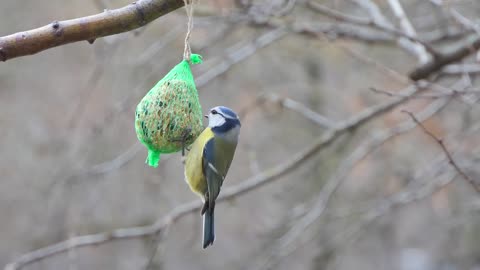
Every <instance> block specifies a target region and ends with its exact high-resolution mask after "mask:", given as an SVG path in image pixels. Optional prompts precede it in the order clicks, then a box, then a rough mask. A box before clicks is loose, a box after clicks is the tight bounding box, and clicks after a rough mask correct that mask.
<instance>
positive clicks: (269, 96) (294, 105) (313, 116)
mask: <svg viewBox="0 0 480 270" xmlns="http://www.w3.org/2000/svg"><path fill="white" fill-rule="evenodd" d="M259 98H260V99H261V100H262V99H265V100H267V101H270V102H274V103H279V104H280V105H281V106H282V107H284V108H287V109H290V110H292V111H295V112H298V113H300V114H301V115H303V116H304V117H305V118H307V119H308V120H310V121H312V122H314V123H315V124H317V125H319V126H321V127H324V128H330V129H333V128H335V126H336V124H335V123H334V122H333V121H331V120H330V119H328V118H327V117H325V116H323V115H321V114H319V113H317V112H315V111H312V110H310V109H309V108H308V107H307V106H305V105H304V104H302V103H300V102H298V101H295V100H293V99H291V98H288V97H280V96H278V95H276V94H274V93H265V94H261V95H260V96H259Z"/></svg>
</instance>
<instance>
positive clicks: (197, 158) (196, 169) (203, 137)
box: [185, 128, 214, 198]
mask: <svg viewBox="0 0 480 270" xmlns="http://www.w3.org/2000/svg"><path fill="white" fill-rule="evenodd" d="M213 137H214V134H213V132H212V130H211V129H210V128H206V129H205V130H204V131H203V132H202V133H201V134H200V136H198V138H197V139H196V140H195V142H194V143H193V144H192V148H191V149H190V152H188V155H187V159H186V160H185V180H186V181H187V183H188V185H189V186H190V189H191V190H192V191H193V192H195V193H197V194H198V195H200V196H201V197H202V198H204V196H205V193H206V192H207V190H208V186H207V180H206V179H205V175H204V173H203V149H204V147H205V145H206V144H207V142H208V141H209V140H210V139H212V138H213Z"/></svg>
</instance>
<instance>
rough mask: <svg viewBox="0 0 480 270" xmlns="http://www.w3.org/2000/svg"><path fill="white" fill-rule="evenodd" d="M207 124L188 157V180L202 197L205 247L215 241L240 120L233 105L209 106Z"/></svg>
mask: <svg viewBox="0 0 480 270" xmlns="http://www.w3.org/2000/svg"><path fill="white" fill-rule="evenodd" d="M205 117H206V118H208V127H207V128H205V130H204V131H203V132H202V133H201V134H200V135H199V136H198V137H197V139H196V140H195V142H193V144H192V147H191V149H190V152H189V153H188V155H187V158H186V160H185V180H186V182H187V183H188V185H189V186H190V189H191V190H192V191H193V192H195V193H197V194H198V195H199V196H200V197H201V198H202V201H203V203H204V204H203V208H202V211H201V214H202V215H203V248H206V247H208V246H209V245H212V244H213V241H214V239H215V232H214V230H215V226H214V219H213V212H214V209H215V200H216V199H217V197H218V194H219V193H220V188H221V187H222V184H223V181H224V180H225V176H226V175H227V172H228V169H229V168H230V164H231V163H232V160H233V156H234V154H235V148H236V147H237V142H238V135H239V134H240V126H241V124H240V120H239V118H238V116H237V114H236V113H235V112H234V111H232V110H231V109H229V108H227V107H224V106H218V107H215V108H212V109H210V112H209V114H208V115H205Z"/></svg>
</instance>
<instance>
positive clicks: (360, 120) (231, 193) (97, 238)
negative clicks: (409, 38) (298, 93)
mask: <svg viewBox="0 0 480 270" xmlns="http://www.w3.org/2000/svg"><path fill="white" fill-rule="evenodd" d="M420 90H422V89H419V88H417V87H413V88H411V89H409V90H408V93H409V94H410V96H413V95H415V94H417V93H418V92H419V91H420ZM407 100H409V96H407V97H399V98H395V99H393V100H391V101H389V102H386V103H384V104H379V105H376V106H372V107H370V108H368V109H365V110H364V111H363V112H360V113H359V114H357V115H355V116H352V117H351V118H350V119H348V120H345V121H343V122H341V123H339V125H338V126H337V127H336V128H335V129H330V130H329V131H327V132H325V133H324V134H323V136H321V137H319V138H318V139H317V140H315V141H314V142H312V144H311V146H310V147H308V148H307V149H305V150H303V151H301V152H299V153H297V154H295V155H293V156H292V158H291V159H289V160H287V161H285V162H283V163H281V164H279V165H277V166H274V167H273V168H270V169H268V170H265V171H263V172H262V173H259V174H257V175H255V176H252V177H250V178H249V179H247V180H245V181H242V182H241V183H240V184H238V185H236V186H233V187H231V188H226V189H224V191H223V193H222V194H221V195H220V196H219V198H218V199H217V201H218V202H221V201H224V200H226V199H229V198H232V197H236V196H240V195H242V194H244V193H247V192H249V191H251V190H254V189H256V188H259V187H261V186H263V185H266V184H268V183H270V182H272V181H274V180H275V179H278V178H279V177H281V176H283V175H286V174H288V173H289V172H291V171H292V170H294V169H296V168H297V167H299V166H300V165H302V164H304V162H305V161H306V160H308V159H310V158H311V157H313V156H314V155H315V154H316V153H317V152H318V151H320V150H322V149H324V148H325V147H327V146H329V145H331V143H333V142H334V141H335V140H336V139H337V138H339V137H340V136H341V135H343V134H345V133H347V132H349V131H350V130H352V129H355V128H357V127H360V126H362V125H363V124H365V123H366V122H368V121H370V120H372V119H374V118H376V117H378V116H381V115H383V114H384V113H386V112H388V111H390V110H392V109H393V108H395V107H397V106H398V105H400V104H402V103H404V102H406V101H407ZM202 205H203V203H202V202H201V201H192V202H189V203H185V204H183V205H180V206H178V207H177V208H175V209H174V210H172V211H171V212H170V213H168V214H167V215H165V216H164V217H163V218H160V219H158V220H157V221H156V222H155V223H154V224H152V225H148V226H140V227H131V228H124V229H117V230H113V231H111V232H103V233H97V234H91V235H83V236H77V237H74V238H72V239H69V240H66V241H63V242H60V243H57V244H53V245H50V246H47V247H44V248H41V249H38V250H35V251H33V252H30V253H27V254H24V255H22V256H20V257H19V258H17V259H16V260H14V261H13V262H11V263H9V264H8V265H6V266H5V268H4V269H5V270H15V269H20V268H22V267H24V266H26V265H29V264H31V263H33V262H36V261H39V260H42V259H45V258H47V257H50V256H53V255H55V254H59V253H64V252H66V251H68V250H70V249H72V248H78V247H83V246H90V245H100V244H103V243H107V242H110V241H112V240H117V239H130V238H139V237H146V236H151V235H154V234H157V233H159V232H160V231H162V230H163V229H164V228H165V227H167V226H169V225H170V224H172V223H174V222H175V221H177V220H178V219H180V218H182V217H184V216H186V215H187V214H189V213H192V212H194V211H197V210H199V209H200V208H201V207H202Z"/></svg>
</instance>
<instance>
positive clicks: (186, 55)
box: [183, 0, 194, 61]
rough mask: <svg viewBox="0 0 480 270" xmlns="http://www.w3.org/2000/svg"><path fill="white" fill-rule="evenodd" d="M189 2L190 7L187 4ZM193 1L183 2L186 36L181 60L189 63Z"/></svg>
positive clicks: (185, 0)
mask: <svg viewBox="0 0 480 270" xmlns="http://www.w3.org/2000/svg"><path fill="white" fill-rule="evenodd" d="M188 1H190V5H189V4H188ZM193 1H194V0H183V2H184V3H185V10H186V11H187V17H188V22H187V35H186V36H185V49H184V51H183V59H184V60H187V61H190V56H191V55H192V50H191V49H190V42H189V40H190V34H191V32H192V29H193Z"/></svg>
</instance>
